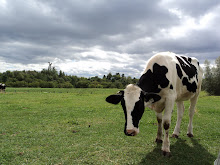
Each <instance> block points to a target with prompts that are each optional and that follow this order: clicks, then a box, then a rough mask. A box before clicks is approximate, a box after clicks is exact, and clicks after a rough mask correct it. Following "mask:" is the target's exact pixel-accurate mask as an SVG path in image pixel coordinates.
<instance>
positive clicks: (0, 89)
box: [0, 83, 6, 92]
mask: <svg viewBox="0 0 220 165" xmlns="http://www.w3.org/2000/svg"><path fill="white" fill-rule="evenodd" d="M5 88H6V85H5V84H2V83H0V92H5Z"/></svg>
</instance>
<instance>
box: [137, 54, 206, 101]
mask: <svg viewBox="0 0 220 165" xmlns="http://www.w3.org/2000/svg"><path fill="white" fill-rule="evenodd" d="M201 81H202V69H201V67H200V66H199V62H198V60H197V59H196V58H190V57H186V56H180V55H177V54H174V53H171V52H162V53H158V54H156V55H154V56H153V57H151V58H150V59H149V60H148V62H147V66H146V69H145V71H144V72H143V75H142V76H141V78H140V81H139V86H140V87H141V88H142V89H143V90H144V91H145V92H150V93H158V94H159V95H160V96H161V98H162V99H161V101H159V103H160V102H162V101H163V100H165V98H166V97H170V96H171V95H172V96H173V97H175V99H176V100H177V101H179V100H188V99H190V98H191V97H193V96H194V95H195V94H198V93H199V92H200V89H201Z"/></svg>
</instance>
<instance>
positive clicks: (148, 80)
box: [137, 63, 169, 93]
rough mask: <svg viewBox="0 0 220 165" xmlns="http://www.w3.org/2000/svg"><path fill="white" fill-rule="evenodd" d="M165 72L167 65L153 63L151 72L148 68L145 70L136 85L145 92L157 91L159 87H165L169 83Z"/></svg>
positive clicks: (159, 89)
mask: <svg viewBox="0 0 220 165" xmlns="http://www.w3.org/2000/svg"><path fill="white" fill-rule="evenodd" d="M167 72H168V69H167V67H165V66H160V65H158V64H157V63H155V64H154V65H153V72H152V71H151V70H150V69H149V70H147V72H146V73H145V74H143V75H142V76H141V78H140V80H139V82H138V83H137V85H138V86H139V87H140V88H141V89H142V90H143V91H145V92H152V93H159V92H160V91H161V88H166V87H167V86H168V85H169V80H168V79H167V78H166V73H167ZM159 86H160V87H161V88H160V87H159Z"/></svg>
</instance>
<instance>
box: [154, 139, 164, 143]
mask: <svg viewBox="0 0 220 165" xmlns="http://www.w3.org/2000/svg"><path fill="white" fill-rule="evenodd" d="M155 142H156V143H163V140H161V139H157V138H156V140H155Z"/></svg>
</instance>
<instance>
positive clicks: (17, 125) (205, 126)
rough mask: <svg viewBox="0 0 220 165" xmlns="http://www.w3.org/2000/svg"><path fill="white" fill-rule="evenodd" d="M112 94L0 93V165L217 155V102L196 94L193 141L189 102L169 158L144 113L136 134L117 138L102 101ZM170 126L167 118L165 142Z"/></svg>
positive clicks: (152, 119)
mask: <svg viewBox="0 0 220 165" xmlns="http://www.w3.org/2000/svg"><path fill="white" fill-rule="evenodd" d="M117 91H118V90H117V89H41V88H36V89H34V88H33V89H31V88H30V89H28V88H7V89H6V93H5V94H4V93H0V106H1V107H0V146H1V148H0V164H31V165H33V164H36V165H38V164H60V165H61V164H62V165H63V164H67V165H69V164H147V165H148V164H149V165H151V164H153V165H160V164H169V165H170V164H171V165H177V164H181V165H188V164H191V165H192V164H195V165H198V164H201V165H203V164H204V165H206V164H207V165H208V164H213V162H214V160H215V159H216V158H217V156H218V153H219V149H220V97H216V96H208V95H207V94H206V93H205V92H202V93H201V94H200V98H199V101H198V103H197V108H196V113H195V116H194V137H193V138H188V137H187V135H186V131H187V125H188V107H189V102H186V103H185V114H184V117H183V120H182V124H181V133H180V137H179V139H174V138H170V141H171V152H172V157H170V158H167V157H163V156H162V155H161V153H160V149H161V145H158V144H156V143H155V142H154V141H155V138H156V133H157V121H156V116H155V114H154V112H153V111H151V110H149V109H146V110H145V113H144V115H143V118H142V120H141V123H140V133H139V134H138V135H137V136H135V137H127V136H125V135H124V133H123V129H124V122H125V120H124V113H123V110H122V108H121V106H120V105H117V106H115V105H111V104H108V103H106V102H105V98H106V97H107V96H108V95H110V94H114V93H116V92H117ZM175 122H176V108H175V109H174V112H173V115H172V123H171V130H170V136H171V135H172V131H173V129H174V126H175Z"/></svg>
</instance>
